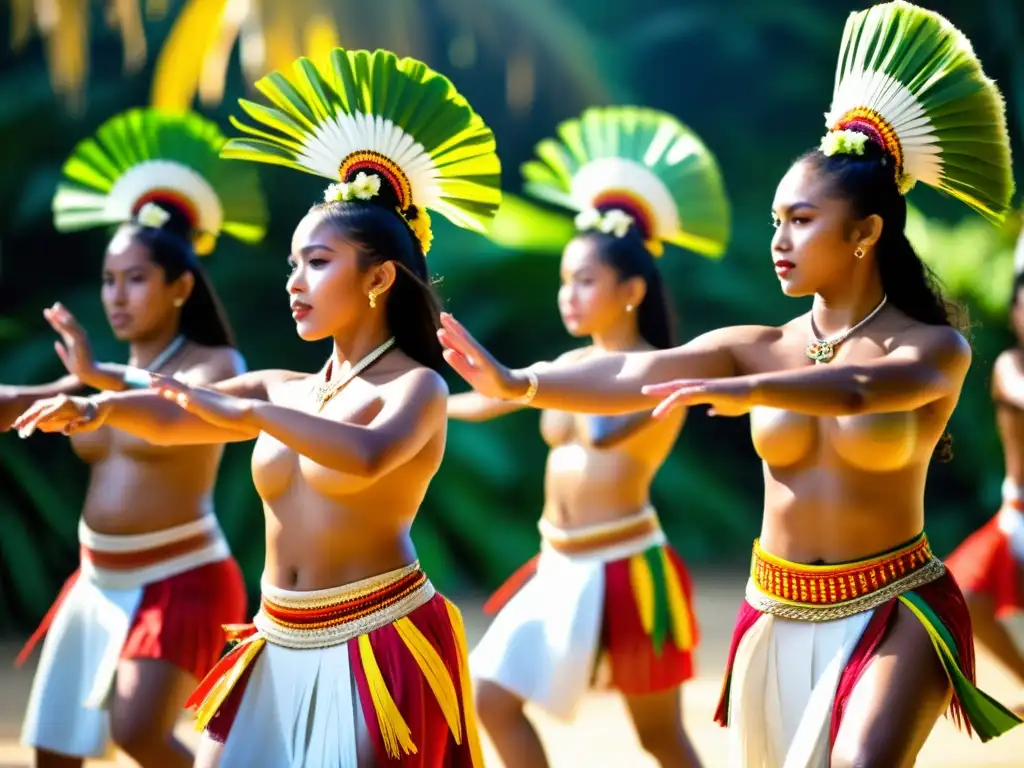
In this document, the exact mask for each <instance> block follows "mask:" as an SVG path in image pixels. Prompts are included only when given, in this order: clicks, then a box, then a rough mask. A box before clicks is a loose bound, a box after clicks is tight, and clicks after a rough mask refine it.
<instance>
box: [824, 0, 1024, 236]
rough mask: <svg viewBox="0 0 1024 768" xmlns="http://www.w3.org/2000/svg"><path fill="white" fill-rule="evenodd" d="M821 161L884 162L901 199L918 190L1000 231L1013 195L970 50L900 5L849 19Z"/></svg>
mask: <svg viewBox="0 0 1024 768" xmlns="http://www.w3.org/2000/svg"><path fill="white" fill-rule="evenodd" d="M825 123H826V127H827V128H828V131H829V132H828V133H827V134H826V135H825V137H824V138H823V139H822V143H821V149H822V151H823V152H824V153H825V154H827V155H832V154H837V153H843V154H862V153H863V151H864V143H865V141H873V142H876V143H878V144H879V145H881V147H882V148H883V149H884V150H885V151H886V153H888V155H890V156H891V157H892V159H893V162H894V165H895V174H896V182H897V184H898V185H899V189H900V191H901V192H903V193H904V194H905V193H906V192H908V191H909V190H910V189H911V187H913V186H914V184H915V183H916V182H918V181H920V182H923V183H924V184H927V185H929V186H931V187H935V188H936V189H940V190H942V191H943V192H946V193H947V194H949V195H952V196H953V197H955V198H957V199H958V200H961V201H962V202H964V203H966V204H967V205H968V206H970V207H971V208H973V209H974V210H976V211H978V212H979V213H981V214H982V215H983V216H985V217H986V218H988V219H991V220H993V221H996V222H998V221H1001V220H1002V219H1003V218H1004V216H1005V215H1006V212H1007V210H1008V208H1009V204H1010V198H1011V197H1012V195H1013V177H1012V173H1011V166H1010V140H1009V135H1008V133H1007V129H1006V113H1005V107H1004V104H1003V98H1002V95H1001V94H1000V93H999V89H998V88H997V87H996V85H995V83H994V82H992V80H990V79H989V78H988V77H986V76H985V73H984V72H983V71H982V68H981V63H980V62H979V61H978V58H977V56H975V54H974V51H973V49H972V48H971V42H970V40H968V39H967V38H966V37H965V36H964V34H963V33H962V32H960V30H958V29H957V28H956V27H954V26H953V25H952V24H950V23H949V21H947V20H946V19H945V18H943V17H942V16H940V15H939V14H937V13H934V12H932V11H928V10H925V9H923V8H918V7H917V6H914V5H911V4H910V3H907V2H904V1H903V0H895V2H889V3H884V4H882V5H876V6H874V7H873V8H869V9H868V10H866V11H859V12H857V13H852V14H850V17H849V18H848V19H847V21H846V28H845V30H844V32H843V42H842V47H841V49H840V52H839V64H838V67H837V68H836V80H835V90H834V92H833V95H832V108H831V109H830V110H829V112H828V114H827V115H826V116H825Z"/></svg>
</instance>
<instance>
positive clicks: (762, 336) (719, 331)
mask: <svg viewBox="0 0 1024 768" xmlns="http://www.w3.org/2000/svg"><path fill="white" fill-rule="evenodd" d="M795 322H796V321H795V320H794V321H791V323H795ZM789 325H790V324H789V323H787V324H786V325H783V326H772V325H729V326H726V327H725V328H716V329H714V330H713V331H708V332H707V333H702V334H701V335H700V336H697V337H695V338H694V339H693V341H690V342H689V344H687V345H686V346H689V345H690V344H697V343H700V344H708V345H718V346H725V345H728V346H737V345H741V344H765V343H771V342H772V341H774V340H777V339H780V338H782V336H783V334H784V333H785V332H786V330H787V329H788V327H789Z"/></svg>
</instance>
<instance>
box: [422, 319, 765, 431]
mask: <svg viewBox="0 0 1024 768" xmlns="http://www.w3.org/2000/svg"><path fill="white" fill-rule="evenodd" d="M441 321H442V324H443V327H442V329H441V330H440V331H438V338H439V339H440V341H441V343H442V344H443V345H444V347H445V351H444V355H445V359H446V360H447V361H448V363H449V364H450V365H451V366H452V368H454V369H455V370H456V371H457V372H458V373H459V375H460V376H462V377H463V378H464V379H466V381H468V382H469V383H470V384H471V385H472V386H473V388H474V389H475V390H477V392H479V393H481V394H483V395H486V396H489V397H494V398H498V399H503V400H520V401H521V402H523V404H528V405H529V406H530V407H532V408H543V409H551V410H556V411H570V412H575V413H596V414H608V415H616V414H625V413H636V412H637V411H644V410H649V409H650V408H651V407H652V406H653V405H654V404H655V402H656V401H657V398H653V397H651V396H648V395H645V394H644V393H643V392H642V391H641V389H642V387H643V386H644V385H646V384H656V383H660V382H663V381H667V380H670V379H673V378H678V377H680V376H688V377H700V378H702V379H712V378H720V377H724V376H735V375H736V374H737V373H740V372H742V371H741V368H740V364H739V362H738V358H737V354H736V352H737V350H738V348H739V347H741V346H743V345H745V344H749V343H751V342H752V341H754V340H755V339H756V338H758V337H759V336H760V335H761V334H762V333H763V332H764V330H765V329H763V328H760V327H757V326H736V327H733V328H722V329H720V330H716V331H711V332H709V333H706V334H704V335H702V336H698V337H697V338H696V339H694V340H693V341H691V342H689V343H688V344H684V345H683V346H681V347H674V348H673V349H663V350H655V351H652V352H625V353H618V354H604V355H600V356H594V357H589V358H587V359H585V360H581V361H578V362H565V363H557V362H556V363H541V364H537V365H533V366H530V367H529V368H526V369H522V370H516V371H512V370H509V369H508V368H506V367H505V366H503V365H501V363H499V362H498V361H497V360H495V359H494V358H493V357H491V355H490V353H489V352H487V350H486V349H485V348H484V347H483V346H482V345H481V344H480V343H479V342H477V341H476V339H474V338H473V337H472V335H471V334H470V333H469V332H468V331H467V330H466V329H465V328H464V327H463V326H462V325H461V324H460V323H458V322H457V321H456V320H455V319H454V318H453V317H451V316H450V315H447V314H443V315H442V316H441ZM534 384H535V386H534ZM524 398H526V399H528V402H527V401H526V400H525V399H524Z"/></svg>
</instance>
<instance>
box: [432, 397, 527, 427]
mask: <svg viewBox="0 0 1024 768" xmlns="http://www.w3.org/2000/svg"><path fill="white" fill-rule="evenodd" d="M523 408H526V406H525V405H522V404H520V403H517V402H516V401H515V400H499V399H497V398H494V397H485V396H484V395H481V394H480V393H479V392H460V393H459V394H457V395H449V396H448V418H449V419H454V420H456V421H490V420H491V419H496V418H498V417H499V416H504V415H506V414H509V413H514V412H516V411H521V410H522V409H523Z"/></svg>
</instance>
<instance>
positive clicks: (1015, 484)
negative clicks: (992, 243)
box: [946, 235, 1024, 715]
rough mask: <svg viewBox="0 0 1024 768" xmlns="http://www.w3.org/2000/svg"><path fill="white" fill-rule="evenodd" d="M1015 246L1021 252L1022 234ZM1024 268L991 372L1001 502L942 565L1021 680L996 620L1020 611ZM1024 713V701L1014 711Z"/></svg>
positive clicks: (984, 637)
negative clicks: (1008, 343) (1010, 342)
mask: <svg viewBox="0 0 1024 768" xmlns="http://www.w3.org/2000/svg"><path fill="white" fill-rule="evenodd" d="M1018 248H1019V249H1021V250H1022V252H1024V235H1021V239H1020V246H1018ZM1022 293H1024V272H1019V273H1018V274H1017V276H1016V278H1015V279H1014V281H1013V296H1012V297H1011V303H1010V318H1011V322H1012V324H1013V332H1014V334H1016V336H1017V346H1016V347H1014V348H1013V349H1008V350H1006V351H1005V352H1003V353H1002V354H1001V355H1000V356H999V357H998V358H997V359H996V364H995V367H994V368H993V371H992V400H993V402H995V405H996V426H997V427H998V429H999V438H1000V440H1001V441H1002V443H1003V454H1004V455H1005V457H1006V479H1005V480H1004V481H1003V506H1002V508H1001V509H1000V510H999V512H998V513H997V514H996V515H995V517H993V518H992V519H991V520H990V521H989V522H988V523H987V524H986V525H984V526H983V527H982V528H980V529H979V530H978V531H976V532H975V533H973V534H972V535H971V536H969V537H968V538H967V539H966V540H965V541H964V542H963V543H962V544H961V545H960V546H959V547H957V548H956V550H955V551H954V552H953V554H951V555H950V556H949V558H948V559H947V561H946V565H947V566H948V567H949V570H950V572H952V574H953V575H954V576H955V577H956V580H957V582H958V583H959V584H960V587H961V588H962V589H963V591H964V597H965V599H966V600H967V607H968V608H969V609H970V611H971V626H972V627H973V628H974V634H975V637H977V638H978V640H979V641H981V644H982V645H984V646H985V648H987V649H988V651H989V652H990V653H992V655H993V656H995V657H996V658H997V659H998V660H999V661H1000V662H1002V664H1003V665H1004V666H1005V667H1006V668H1007V669H1008V670H1009V671H1010V673H1011V674H1013V676H1014V677H1016V678H1017V681H1018V682H1019V683H1021V684H1024V655H1022V654H1021V652H1020V650H1019V649H1018V648H1017V645H1016V644H1015V643H1014V641H1013V638H1012V637H1011V636H1010V633H1009V632H1008V631H1007V629H1006V626H1005V625H1004V624H1003V622H1002V621H1001V619H1004V618H1006V617H1008V616H1011V615H1013V614H1014V613H1016V612H1017V611H1020V610H1024V567H1022V565H1021V564H1022V563H1024V451H1022V447H1024V398H1022V397H1021V391H1022V389H1021V388H1022V387H1024V296H1022ZM1015 711H1016V712H1017V713H1018V714H1021V715H1024V703H1021V704H1019V705H1018V706H1017V707H1016V710H1015Z"/></svg>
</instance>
